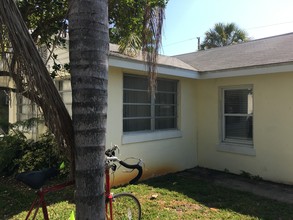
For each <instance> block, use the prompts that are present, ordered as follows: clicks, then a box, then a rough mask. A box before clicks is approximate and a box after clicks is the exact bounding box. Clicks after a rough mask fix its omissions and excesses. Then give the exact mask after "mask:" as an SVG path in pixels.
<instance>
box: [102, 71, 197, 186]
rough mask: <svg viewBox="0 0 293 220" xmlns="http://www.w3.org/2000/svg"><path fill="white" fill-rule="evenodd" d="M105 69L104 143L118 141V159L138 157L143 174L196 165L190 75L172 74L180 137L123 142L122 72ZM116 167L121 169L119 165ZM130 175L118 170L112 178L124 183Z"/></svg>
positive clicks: (192, 96) (192, 91)
mask: <svg viewBox="0 0 293 220" xmlns="http://www.w3.org/2000/svg"><path fill="white" fill-rule="evenodd" d="M109 72H110V74H109V85H108V88H109V90H108V119H107V139H106V146H107V147H110V146H111V144H117V145H119V147H120V155H119V157H121V158H122V159H125V158H128V157H135V158H141V159H142V160H143V162H144V164H145V167H144V175H143V178H149V177H153V176H157V175H161V174H166V173H170V172H176V171H179V170H184V169H187V168H192V167H194V166H196V165H197V153H196V135H195V134H196V133H197V132H196V123H195V106H196V102H195V99H194V95H193V94H195V86H194V83H195V82H194V81H193V80H190V79H183V78H173V79H177V80H179V88H178V90H179V95H178V101H179V103H178V108H179V121H178V124H179V127H180V129H179V130H180V135H179V136H180V137H174V138H166V139H165V138H163V139H158V138H157V140H148V141H142V142H140V141H135V142H134V143H125V137H124V136H123V132H122V131H123V124H122V123H123V120H122V118H123V93H122V91H123V72H122V70H121V69H118V68H110V71H109ZM125 73H133V74H137V72H129V71H125ZM162 77H165V76H162ZM154 133H157V132H154ZM140 135H141V134H140ZM145 135H146V136H147V135H149V133H145ZM163 135H164V133H163ZM134 161H135V160H134ZM127 162H129V163H131V162H132V160H127ZM120 170H124V169H123V168H121V169H120ZM134 175H135V174H130V175H128V174H125V173H121V172H120V173H119V171H118V172H117V174H116V175H115V178H114V180H115V184H121V183H126V182H127V181H129V180H130V178H131V176H134Z"/></svg>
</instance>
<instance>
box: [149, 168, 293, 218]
mask: <svg viewBox="0 0 293 220" xmlns="http://www.w3.org/2000/svg"><path fill="white" fill-rule="evenodd" d="M206 175H208V174H206ZM211 175H213V174H212V173H211ZM231 176H235V178H236V175H231ZM230 178H231V177H230ZM144 184H147V185H149V186H151V187H155V188H165V189H167V190H169V191H177V192H179V193H181V194H184V195H186V196H187V197H189V198H191V199H193V200H194V201H196V202H198V203H200V204H202V205H204V206H206V207H209V208H211V210H217V209H222V210H231V211H233V212H236V213H239V214H243V215H247V216H251V217H255V218H258V219H272V220H275V219H282V220H284V219H293V217H292V216H293V204H289V203H284V202H279V201H276V200H272V199H267V198H264V197H261V196H257V195H254V194H252V193H249V192H244V191H239V190H234V189H230V188H226V187H223V186H219V185H218V184H215V183H214V181H213V177H210V178H209V177H208V176H205V177H203V176H202V175H201V174H200V173H196V172H188V171H184V172H179V173H175V174H168V175H166V176H162V177H156V178H153V179H150V180H147V181H144Z"/></svg>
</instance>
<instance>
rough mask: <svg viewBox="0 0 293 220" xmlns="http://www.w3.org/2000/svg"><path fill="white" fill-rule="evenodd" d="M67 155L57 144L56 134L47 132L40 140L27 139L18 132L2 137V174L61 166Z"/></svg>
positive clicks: (0, 161) (0, 165)
mask: <svg viewBox="0 0 293 220" xmlns="http://www.w3.org/2000/svg"><path fill="white" fill-rule="evenodd" d="M64 161H65V162H66V157H65V155H64V154H62V153H61V152H60V150H59V148H58V146H57V143H56V141H55V139H54V136H53V135H52V134H50V133H45V134H44V135H43V136H42V137H41V138H40V139H39V140H37V141H33V140H27V138H26V137H25V136H24V135H23V134H22V133H21V132H16V133H13V134H8V135H5V136H3V137H1V138H0V174H1V175H5V176H8V175H12V174H14V173H19V172H23V171H30V170H41V169H43V168H47V167H52V166H59V165H60V164H61V163H62V162H64Z"/></svg>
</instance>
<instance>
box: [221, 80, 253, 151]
mask: <svg viewBox="0 0 293 220" xmlns="http://www.w3.org/2000/svg"><path fill="white" fill-rule="evenodd" d="M219 89H220V91H219V94H220V99H219V100H220V111H219V112H220V126H219V128H220V135H219V137H220V140H219V144H218V145H216V149H217V150H218V151H222V152H229V153H236V154H243V155H250V156H255V155H256V151H255V147H254V143H253V141H254V140H253V139H252V141H245V140H235V139H225V132H224V131H225V124H224V105H225V103H224V91H225V90H234V89H252V91H254V90H253V85H239V86H225V87H220V88H219ZM253 102H254V99H253ZM253 106H254V103H253ZM252 117H253V121H254V114H253V113H252ZM253 127H254V126H253Z"/></svg>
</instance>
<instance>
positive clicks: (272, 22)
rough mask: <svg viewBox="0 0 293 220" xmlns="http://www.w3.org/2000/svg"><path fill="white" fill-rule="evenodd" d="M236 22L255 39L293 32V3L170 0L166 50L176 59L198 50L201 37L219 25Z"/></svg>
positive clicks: (279, 0)
mask: <svg viewBox="0 0 293 220" xmlns="http://www.w3.org/2000/svg"><path fill="white" fill-rule="evenodd" d="M219 22H222V23H231V22H234V23H235V24H237V25H238V27H239V28H241V29H243V30H245V31H246V32H247V33H248V36H249V37H250V38H251V39H259V38H265V37H270V36H275V35H280V34H285V33H290V32H293V1H292V0H245V1H233V0H169V3H168V5H167V8H166V11H165V20H164V29H163V37H162V50H161V51H160V54H164V55H168V56H172V55H176V54H183V53H189V52H194V51H196V50H197V42H198V40H197V37H200V40H201V41H203V39H204V34H205V32H206V31H208V30H209V29H210V28H213V26H214V24H215V23H219Z"/></svg>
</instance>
